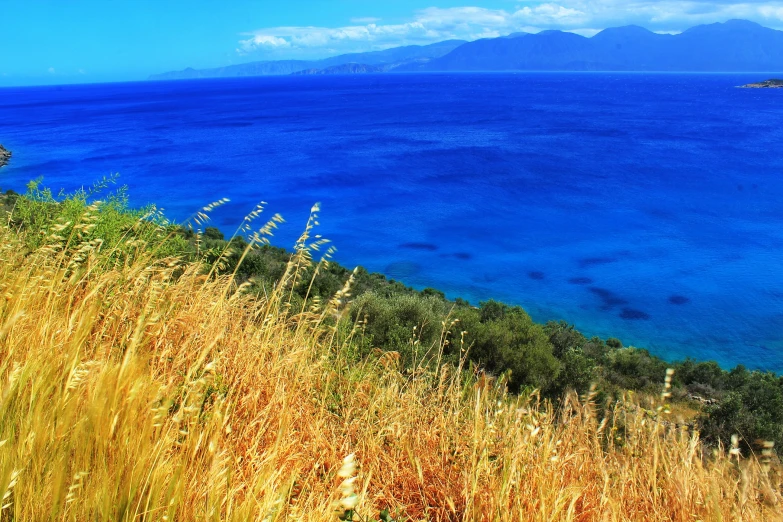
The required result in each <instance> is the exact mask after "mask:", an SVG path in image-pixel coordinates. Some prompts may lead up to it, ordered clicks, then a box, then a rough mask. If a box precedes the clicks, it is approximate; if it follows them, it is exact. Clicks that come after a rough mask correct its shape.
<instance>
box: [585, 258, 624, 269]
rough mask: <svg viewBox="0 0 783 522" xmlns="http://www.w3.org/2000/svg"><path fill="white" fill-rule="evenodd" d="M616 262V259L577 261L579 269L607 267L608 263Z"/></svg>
mask: <svg viewBox="0 0 783 522" xmlns="http://www.w3.org/2000/svg"><path fill="white" fill-rule="evenodd" d="M616 262H617V258H616V257H584V258H582V259H580V260H579V261H578V263H579V266H580V267H581V268H587V267H591V266H596V265H608V264H609V263H616Z"/></svg>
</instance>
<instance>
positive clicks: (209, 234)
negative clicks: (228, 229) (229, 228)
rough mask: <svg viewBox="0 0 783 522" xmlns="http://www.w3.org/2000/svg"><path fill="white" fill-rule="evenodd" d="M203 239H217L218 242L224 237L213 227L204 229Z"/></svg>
mask: <svg viewBox="0 0 783 522" xmlns="http://www.w3.org/2000/svg"><path fill="white" fill-rule="evenodd" d="M204 238H205V239H217V240H219V241H222V240H224V239H225V236H224V235H223V232H221V231H220V230H219V229H217V228H215V227H207V228H205V229H204Z"/></svg>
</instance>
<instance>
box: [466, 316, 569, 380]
mask: <svg viewBox="0 0 783 522" xmlns="http://www.w3.org/2000/svg"><path fill="white" fill-rule="evenodd" d="M454 316H455V317H456V318H457V319H459V321H460V322H459V328H460V329H461V330H463V331H467V334H466V338H465V339H466V341H467V345H468V347H469V352H468V359H469V360H470V361H472V362H475V363H476V364H478V365H479V366H480V367H481V368H484V369H486V370H487V371H489V372H491V373H493V374H495V375H501V374H508V385H509V389H510V390H511V391H512V392H519V391H520V390H522V389H523V388H538V389H541V390H542V391H547V390H548V389H549V388H550V387H551V386H552V385H553V384H554V382H555V379H557V376H558V374H559V373H560V369H561V363H560V362H559V361H558V360H557V358H556V357H555V355H554V353H553V348H552V344H551V343H550V342H549V337H548V336H547V334H546V332H545V331H544V327H543V326H542V325H540V324H536V323H534V322H533V320H532V319H531V318H530V316H529V315H528V314H527V313H526V312H525V311H524V310H523V309H522V308H520V307H518V306H514V307H511V306H507V305H504V304H502V303H499V302H497V301H487V302H484V303H481V304H480V306H479V309H478V311H476V310H474V309H471V308H462V309H459V310H455V312H454Z"/></svg>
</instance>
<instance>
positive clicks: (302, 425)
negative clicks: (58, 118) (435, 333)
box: [0, 193, 783, 522]
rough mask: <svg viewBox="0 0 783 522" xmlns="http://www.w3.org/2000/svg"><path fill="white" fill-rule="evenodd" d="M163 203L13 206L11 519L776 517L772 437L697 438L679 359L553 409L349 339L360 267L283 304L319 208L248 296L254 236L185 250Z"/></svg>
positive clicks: (461, 369)
mask: <svg viewBox="0 0 783 522" xmlns="http://www.w3.org/2000/svg"><path fill="white" fill-rule="evenodd" d="M38 195H39V196H44V195H45V193H38ZM218 204H220V202H217V203H215V204H213V205H209V206H208V207H205V208H204V209H202V212H200V215H201V216H202V219H206V218H207V215H206V213H207V212H209V210H210V208H214V206H215V205H218ZM258 213H260V211H258V210H257V211H256V214H258ZM155 216H158V217H160V215H159V214H153V215H152V216H151V215H150V214H148V213H141V212H138V213H132V212H131V213H128V212H123V211H122V209H121V208H120V207H118V205H117V204H116V202H115V203H111V202H109V203H106V204H104V205H100V204H98V203H94V204H88V203H87V202H86V201H85V200H84V199H83V197H82V196H79V197H77V198H75V199H71V200H67V201H64V202H62V204H60V205H55V204H54V201H53V200H45V199H35V200H34V199H27V198H20V199H19V200H18V202H17V205H16V206H15V211H14V216H12V219H11V220H2V221H0V288H2V289H3V299H2V300H0V377H2V382H3V392H2V393H1V394H0V418H2V420H3V422H2V423H0V441H2V442H0V444H2V448H3V451H2V452H0V492H1V493H2V494H3V505H2V508H0V512H1V513H2V520H35V521H38V520H123V521H130V520H225V521H237V522H238V521H245V520H270V521H273V520H275V521H279V520H289V519H291V520H301V521H303V522H309V521H323V520H338V519H339V520H383V521H386V522H388V521H390V520H396V521H399V522H403V521H413V520H432V521H448V520H498V521H512V520H558V521H574V522H576V521H579V522H589V521H596V522H597V521H604V520H616V521H625V520H629V521H630V520H633V521H642V520H744V521H747V522H755V521H765V522H767V521H778V520H781V511H780V506H781V505H783V495H781V490H782V488H783V486H781V480H780V477H781V474H780V469H779V466H778V465H777V462H776V460H775V458H774V457H773V450H772V448H771V447H770V446H769V444H768V445H767V446H765V449H764V450H763V451H764V453H761V454H760V455H759V457H750V458H746V457H744V456H743V455H742V454H741V452H739V451H737V450H738V449H739V448H738V447H736V444H735V445H734V446H735V447H730V446H729V447H726V448H725V449H716V450H715V451H710V450H711V448H707V447H705V446H703V444H702V442H701V439H700V434H699V431H698V430H693V429H690V428H689V426H688V425H687V424H682V423H679V422H678V420H677V418H676V417H677V415H676V413H675V412H672V413H671V414H666V413H665V412H666V411H668V405H667V404H666V403H667V401H668V397H669V395H670V394H671V387H670V383H671V379H672V375H671V372H667V373H666V378H665V381H664V382H663V383H660V385H659V386H658V388H659V390H660V391H661V392H662V393H659V394H658V395H659V396H660V399H651V400H649V401H643V402H639V400H638V399H632V398H631V396H630V395H626V396H624V397H621V398H619V399H618V400H617V401H615V402H614V403H612V404H611V405H610V406H608V407H607V406H606V405H605V403H604V401H603V400H600V399H599V397H598V396H597V395H596V393H595V391H588V392H586V393H585V395H584V396H583V397H581V398H580V397H579V396H577V395H576V394H575V393H569V394H568V395H567V396H566V397H565V399H564V400H563V401H562V403H561V404H560V406H559V407H557V408H555V407H553V405H552V404H551V403H548V402H542V401H541V397H540V393H539V392H531V391H527V392H525V393H523V394H521V395H515V394H512V393H509V391H508V389H507V385H508V375H505V376H502V377H499V378H492V377H490V376H488V375H487V374H484V373H477V372H474V371H473V369H472V368H471V369H470V371H467V370H468V368H469V366H468V365H467V363H466V359H465V357H466V356H465V355H461V356H459V357H458V358H457V359H455V360H451V361H449V360H447V359H443V358H442V357H441V356H442V355H443V354H444V350H451V349H452V347H450V346H449V345H445V344H444V345H441V344H436V345H434V346H426V345H423V344H422V343H420V342H419V340H416V339H415V338H416V336H417V335H418V334H417V333H416V330H409V331H408V332H410V333H408V334H407V335H412V336H413V338H411V339H410V340H409V341H407V342H406V341H405V340H404V339H405V338H404V337H400V349H408V348H409V349H410V350H412V351H413V352H412V353H414V354H415V355H416V357H415V359H414V360H413V362H412V364H409V365H406V364H405V363H404V362H403V360H404V355H401V353H400V352H398V351H383V350H378V349H377V348H376V349H374V350H373V349H368V350H361V349H359V348H360V347H359V346H358V345H357V343H359V342H361V340H362V339H363V338H364V336H365V334H364V332H363V328H362V327H361V323H360V322H358V321H354V320H352V319H351V318H350V317H349V316H348V315H347V314H346V313H345V312H346V309H345V307H346V299H347V298H348V297H349V291H348V290H349V289H351V288H350V286H351V283H352V282H355V280H354V278H353V277H351V278H350V279H349V280H348V283H347V284H345V286H343V287H342V288H343V289H342V290H339V291H338V292H337V294H336V295H334V298H333V299H325V300H319V301H318V302H314V301H313V302H311V303H310V304H305V303H303V302H302V301H296V300H292V299H293V298H294V297H295V295H296V292H295V291H294V290H295V288H296V287H303V288H307V287H312V288H315V287H317V286H318V285H317V284H316V285H312V284H311V281H313V280H312V279H311V276H312V275H313V274H314V270H315V266H314V265H315V263H316V262H315V261H313V259H312V255H313V254H314V253H315V249H316V248H317V246H318V245H319V244H322V240H320V239H319V237H318V236H315V237H312V236H310V233H311V232H312V228H310V227H311V226H312V225H313V221H314V220H315V217H313V220H311V221H310V224H309V226H308V229H307V232H306V234H305V235H304V236H302V239H301V241H300V242H299V243H298V245H299V246H300V247H301V248H300V249H299V250H298V251H297V253H296V254H293V255H292V256H291V257H290V258H289V260H288V261H287V262H286V263H285V268H284V270H283V272H282V273H281V274H280V277H279V279H278V282H277V283H275V284H272V285H270V286H267V287H266V291H265V292H263V293H260V294H255V293H253V292H249V291H248V285H247V284H241V285H240V284H239V280H237V279H236V276H237V275H238V273H237V272H234V271H231V270H229V271H224V270H220V269H219V268H218V265H221V264H223V263H224V262H225V261H226V260H227V259H228V257H229V256H236V257H237V258H238V257H239V256H241V258H242V259H245V260H247V259H248V257H247V256H250V255H253V254H254V251H256V250H257V248H256V247H254V246H252V245H248V244H245V245H244V247H241V246H240V248H242V249H243V250H242V251H243V252H244V254H241V253H240V252H231V251H228V250H225V249H223V251H222V252H221V250H220V249H218V250H213V249H211V248H209V249H206V248H205V254H207V252H211V253H210V254H207V255H209V256H213V257H211V261H209V260H208V259H207V257H205V258H204V259H203V260H201V261H199V260H196V259H193V260H188V259H187V258H186V257H184V256H183V252H182V249H183V248H184V247H185V246H186V244H187V243H186V240H185V238H183V237H182V236H181V235H178V234H172V233H171V231H170V230H167V228H166V227H165V226H163V224H162V223H159V222H156V221H155V219H156V218H155ZM279 221H280V219H275V218H273V221H271V222H270V223H273V224H276V223H278V222H279ZM248 223H250V222H248ZM273 228H274V227H273V226H271V225H267V226H264V227H262V228H261V229H260V231H259V233H258V234H257V235H256V237H257V238H259V239H260V238H264V237H266V235H267V234H269V233H270V232H271V230H272V229H273ZM208 234H209V233H208V232H205V234H204V235H203V236H199V237H197V238H191V239H192V240H197V241H198V242H199V243H198V244H201V241H206V240H207V239H208ZM209 235H211V234H209ZM231 243H232V244H233V245H234V247H237V246H238V245H237V242H236V241H232V242H231ZM226 248H233V247H228V246H227V247H226ZM317 266H318V267H319V268H320V269H322V270H325V269H327V268H328V267H327V265H325V264H324V263H318V264H317ZM354 275H355V274H354ZM42 282H45V284H42ZM398 310H400V311H401V313H407V312H405V310H409V308H407V307H406V308H402V307H400V308H398ZM442 326H443V330H444V336H443V337H442V339H446V338H447V337H448V334H449V331H450V330H454V332H453V333H455V334H456V337H455V340H454V346H453V348H454V349H456V351H457V353H463V354H466V353H467V351H468V350H469V349H470V348H472V347H471V346H470V345H467V346H465V345H464V344H463V342H462V341H460V337H464V335H465V334H466V333H467V332H463V334H462V335H460V334H459V331H460V330H461V329H462V328H463V327H464V326H463V325H461V324H457V323H456V322H455V321H454V322H451V323H448V322H444V323H443V325H442ZM496 332H498V331H496ZM524 335H527V334H524ZM492 337H493V338H500V337H502V334H500V335H498V333H494V334H492ZM370 346H372V345H370ZM580 353H581V352H580ZM523 356H524V354H523ZM576 356H578V354H577V355H576ZM758 400H759V401H761V402H763V401H764V400H766V399H765V396H764V395H762V394H759V397H758ZM729 449H730V450H731V452H729V451H728V450H729ZM31 499H35V501H31Z"/></svg>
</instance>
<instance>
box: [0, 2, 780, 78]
mask: <svg viewBox="0 0 783 522" xmlns="http://www.w3.org/2000/svg"><path fill="white" fill-rule="evenodd" d="M731 18H745V19H750V20H754V21H756V22H759V23H761V24H762V25H766V26H768V27H774V28H782V29H783V0H780V1H768V0H742V1H733V0H723V1H719V2H705V1H700V0H689V1H674V0H552V1H523V2H519V1H513V0H491V1H477V0H474V1H471V0H466V1H465V2H461V3H460V2H454V1H438V0H254V1H251V0H223V1H218V0H0V53H2V54H0V56H2V59H0V85H25V84H46V83H49V84H51V83H72V82H95V81H122V80H141V79H144V78H146V77H147V75H149V74H152V73H156V72H163V71H167V70H175V69H183V68H185V67H196V68H202V67H216V66H222V65H229V64H234V63H241V62H247V61H253V60H265V59H287V58H320V57H325V56H331V55H335V54H340V53H343V52H357V51H368V50H377V49H384V48H388V47H393V46H397V45H405V44H426V43H432V42H436V41H441V40H446V39H451V38H461V39H467V40H472V39H476V38H482V37H493V36H499V35H502V34H508V33H511V32H516V31H529V32H535V31H539V30H542V29H562V30H568V31H574V32H578V33H580V34H584V35H586V36H590V35H592V34H595V32H597V31H598V30H600V29H603V28H606V27H613V26H619V25H627V24H631V23H633V24H638V25H642V26H644V27H647V28H649V29H652V30H655V31H661V32H677V31H681V30H683V29H686V28H688V27H690V26H693V25H697V24H700V23H711V22H722V21H725V20H728V19H731Z"/></svg>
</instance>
